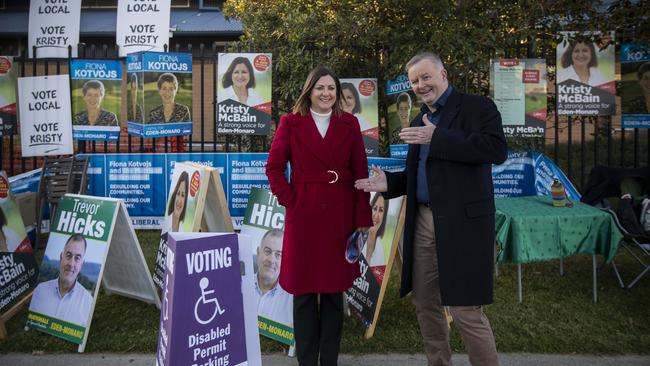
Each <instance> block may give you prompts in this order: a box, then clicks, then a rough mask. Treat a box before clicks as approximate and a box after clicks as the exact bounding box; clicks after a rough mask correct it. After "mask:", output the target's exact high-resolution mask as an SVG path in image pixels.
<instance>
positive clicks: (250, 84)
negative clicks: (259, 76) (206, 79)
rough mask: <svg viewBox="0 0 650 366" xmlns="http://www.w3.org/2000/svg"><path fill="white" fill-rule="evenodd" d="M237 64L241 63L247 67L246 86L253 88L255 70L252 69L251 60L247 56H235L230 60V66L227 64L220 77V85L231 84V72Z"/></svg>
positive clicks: (227, 85) (226, 85)
mask: <svg viewBox="0 0 650 366" xmlns="http://www.w3.org/2000/svg"><path fill="white" fill-rule="evenodd" d="M239 64H243V65H244V66H246V68H247V69H248V84H246V88H254V87H255V72H254V71H253V65H251V61H250V60H249V59H248V58H246V57H241V56H239V57H235V59H234V60H232V62H231V63H230V66H228V70H226V73H225V74H223V77H222V78H221V85H222V86H223V87H224V88H227V87H229V86H231V85H232V73H233V72H234V71H235V66H237V65H239Z"/></svg>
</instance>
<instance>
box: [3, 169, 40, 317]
mask: <svg viewBox="0 0 650 366" xmlns="http://www.w3.org/2000/svg"><path fill="white" fill-rule="evenodd" d="M37 277H38V267H37V266H36V260H35V259H34V255H33V254H32V246H31V244H30V242H29V238H28V237H27V233H26V232H25V224H23V220H22V217H21V216H20V210H19V209H18V205H16V201H15V200H14V197H13V196H12V194H11V190H10V189H9V178H8V177H7V173H5V172H4V171H0V314H2V313H4V310H5V309H9V308H10V307H11V306H12V305H13V304H15V303H16V302H17V301H19V300H20V299H21V298H23V296H24V295H25V294H27V293H29V292H30V291H32V290H33V289H34V286H35V285H36V279H37ZM0 326H1V325H0Z"/></svg>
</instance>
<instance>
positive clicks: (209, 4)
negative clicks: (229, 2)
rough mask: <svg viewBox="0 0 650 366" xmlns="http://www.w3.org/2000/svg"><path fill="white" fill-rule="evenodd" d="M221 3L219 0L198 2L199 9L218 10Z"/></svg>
mask: <svg viewBox="0 0 650 366" xmlns="http://www.w3.org/2000/svg"><path fill="white" fill-rule="evenodd" d="M222 3H223V1H221V0H199V9H206V10H220V9H221V4H222Z"/></svg>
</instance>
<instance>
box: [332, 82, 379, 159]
mask: <svg viewBox="0 0 650 366" xmlns="http://www.w3.org/2000/svg"><path fill="white" fill-rule="evenodd" d="M341 91H342V92H343V104H342V107H343V110H344V111H346V112H348V113H350V114H352V115H354V116H355V117H357V120H358V121H359V126H360V127H361V134H362V135H363V144H364V145H365V148H366V155H368V156H379V107H378V96H377V94H379V93H377V79H376V78H358V79H341Z"/></svg>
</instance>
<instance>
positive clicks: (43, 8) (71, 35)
mask: <svg viewBox="0 0 650 366" xmlns="http://www.w3.org/2000/svg"><path fill="white" fill-rule="evenodd" d="M80 16H81V0H32V1H31V3H30V6H29V37H28V38H29V57H34V47H36V57H39V58H44V57H60V58H67V57H68V46H71V47H72V57H77V44H78V43H79V22H80Z"/></svg>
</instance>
